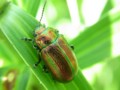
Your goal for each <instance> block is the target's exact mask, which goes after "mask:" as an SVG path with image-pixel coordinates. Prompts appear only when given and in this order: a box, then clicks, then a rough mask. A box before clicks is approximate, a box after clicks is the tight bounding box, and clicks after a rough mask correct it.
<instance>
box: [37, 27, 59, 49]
mask: <svg viewBox="0 0 120 90" xmlns="http://www.w3.org/2000/svg"><path fill="white" fill-rule="evenodd" d="M36 34H37V36H36V37H35V41H36V44H37V45H38V47H39V48H40V49H42V48H45V47H46V46H48V45H49V44H51V43H53V42H54V41H55V40H56V39H57V37H58V32H57V31H56V30H55V29H53V28H41V29H40V30H37V31H36Z"/></svg>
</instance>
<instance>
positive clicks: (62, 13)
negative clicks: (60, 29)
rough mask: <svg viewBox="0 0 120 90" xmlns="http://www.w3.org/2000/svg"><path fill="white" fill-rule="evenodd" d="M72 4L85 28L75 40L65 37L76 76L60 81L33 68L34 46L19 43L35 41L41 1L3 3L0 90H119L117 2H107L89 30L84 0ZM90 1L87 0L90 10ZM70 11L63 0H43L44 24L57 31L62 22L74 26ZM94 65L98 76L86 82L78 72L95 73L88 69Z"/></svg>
mask: <svg viewBox="0 0 120 90" xmlns="http://www.w3.org/2000/svg"><path fill="white" fill-rule="evenodd" d="M68 1H69V0H68ZM75 1H76V2H77V7H78V13H79V18H78V19H79V21H80V24H81V26H80V27H83V26H85V27H84V29H83V30H82V32H80V31H81V30H78V31H79V34H78V35H76V37H75V38H72V39H71V38H68V37H67V36H66V38H67V39H68V42H69V43H70V44H72V45H74V47H75V50H74V51H75V54H76V56H77V60H78V65H79V72H78V75H77V76H75V78H74V80H73V81H71V82H69V83H59V82H57V81H54V80H53V79H52V77H51V75H50V74H46V73H44V72H42V64H43V62H42V64H40V65H39V66H38V68H34V67H33V64H34V63H35V62H36V61H37V54H36V51H35V50H34V48H33V47H32V43H26V42H23V41H21V38H22V37H32V38H33V35H32V32H33V30H34V28H35V27H36V25H37V24H38V21H37V20H36V19H35V17H36V16H37V12H38V11H39V8H42V6H43V4H44V0H11V3H9V4H7V5H6V0H1V2H0V90H120V86H119V83H120V77H119V76H120V72H119V69H120V54H117V55H115V54H114V47H115V44H116V43H115V42H114V41H118V42H117V44H118V47H117V50H118V51H120V46H119V45H120V39H119V37H118V38H115V39H114V37H115V36H116V37H117V36H120V34H119V33H120V7H119V5H120V1H119V0H106V3H105V5H104V6H103V10H102V12H101V13H100V17H99V19H98V20H97V21H96V23H94V24H92V25H90V26H87V23H86V22H87V21H86V19H85V16H84V14H83V12H82V10H83V9H82V6H83V2H84V0H75ZM85 1H86V3H87V0H85ZM93 2H94V0H91V6H92V3H93ZM96 4H99V2H97V3H96ZM51 7H52V8H53V9H55V11H56V15H55V17H50V12H51V13H52V10H51V11H49V10H50V9H52V8H51ZM96 8H97V7H96ZM63 9H64V10H63ZM70 10H71V9H70V8H69V7H68V2H67V1H66V0H49V1H47V5H46V7H45V13H44V17H45V18H46V21H47V25H49V26H52V27H55V28H57V26H62V25H64V23H65V22H66V21H67V22H68V23H70V22H71V23H72V17H71V14H70ZM91 12H92V11H91ZM96 13H97V12H94V14H96ZM44 17H43V18H44ZM91 18H93V19H94V17H91ZM43 23H44V22H43ZM73 31H75V30H73ZM71 32H72V31H69V33H71ZM71 34H72V33H71ZM119 53H120V52H119ZM96 65H101V66H102V67H101V69H100V71H97V72H99V73H95V74H94V77H93V79H92V81H89V80H88V79H85V78H87V77H86V76H87V75H85V76H84V75H83V74H82V72H83V71H84V70H87V69H90V72H94V71H93V70H92V68H93V67H94V66H96ZM88 75H89V74H88ZM91 78H92V77H91Z"/></svg>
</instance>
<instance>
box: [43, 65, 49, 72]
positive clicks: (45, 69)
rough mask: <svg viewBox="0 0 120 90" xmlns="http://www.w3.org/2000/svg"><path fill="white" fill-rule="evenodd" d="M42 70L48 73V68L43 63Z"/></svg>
mask: <svg viewBox="0 0 120 90" xmlns="http://www.w3.org/2000/svg"><path fill="white" fill-rule="evenodd" d="M43 71H44V72H45V73H48V68H47V67H46V66H45V65H44V66H43Z"/></svg>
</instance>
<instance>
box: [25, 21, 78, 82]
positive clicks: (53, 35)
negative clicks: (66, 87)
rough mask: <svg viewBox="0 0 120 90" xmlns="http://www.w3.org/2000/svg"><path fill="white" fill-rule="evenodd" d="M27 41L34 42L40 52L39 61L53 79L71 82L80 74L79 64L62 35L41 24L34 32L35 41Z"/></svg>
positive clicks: (36, 64) (26, 39)
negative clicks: (42, 62)
mask: <svg viewBox="0 0 120 90" xmlns="http://www.w3.org/2000/svg"><path fill="white" fill-rule="evenodd" d="M23 40H25V41H33V42H34V43H35V44H34V47H35V48H36V49H37V51H38V55H39V60H38V62H37V63H35V66H38V64H39V63H40V61H41V60H43V61H44V63H45V66H44V68H43V69H44V70H45V71H47V70H48V72H50V73H51V74H52V76H53V78H54V79H55V80H57V81H59V82H68V81H71V80H72V79H73V78H74V76H75V75H76V74H77V72H78V64H77V59H76V56H75V54H74V52H73V49H72V47H71V46H70V45H69V44H68V42H67V41H66V39H65V38H64V36H63V35H62V34H59V32H58V31H57V30H56V29H54V28H51V27H45V25H42V24H40V23H39V26H37V27H36V29H35V31H34V39H28V38H24V39H23Z"/></svg>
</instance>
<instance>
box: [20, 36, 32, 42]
mask: <svg viewBox="0 0 120 90" xmlns="http://www.w3.org/2000/svg"><path fill="white" fill-rule="evenodd" d="M22 40H24V41H33V40H32V39H31V38H26V37H25V38H22Z"/></svg>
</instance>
